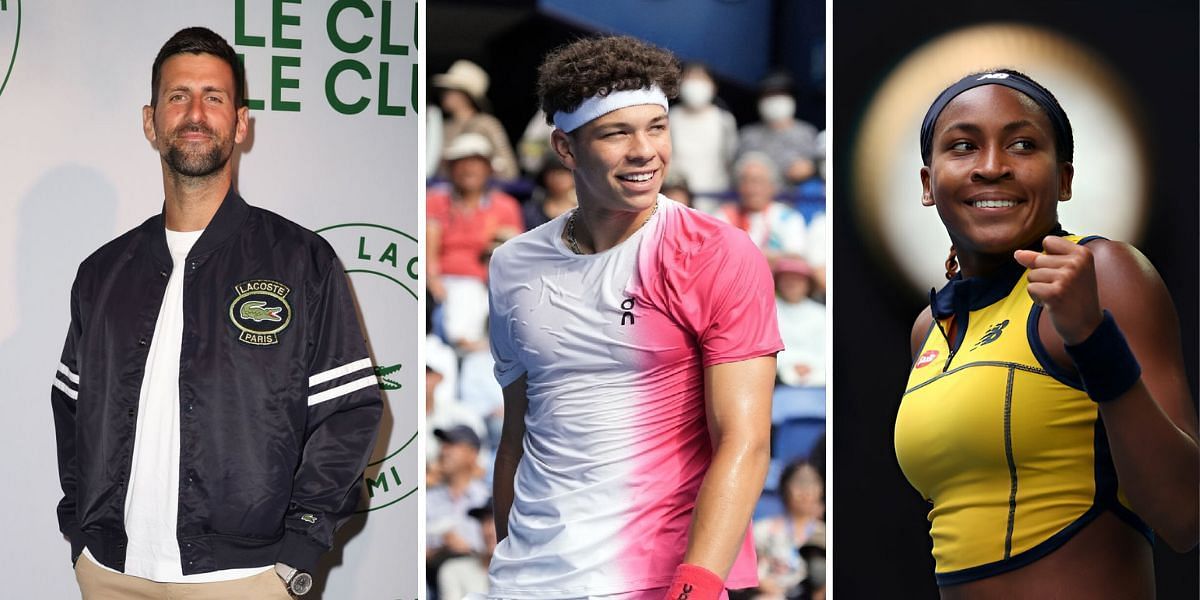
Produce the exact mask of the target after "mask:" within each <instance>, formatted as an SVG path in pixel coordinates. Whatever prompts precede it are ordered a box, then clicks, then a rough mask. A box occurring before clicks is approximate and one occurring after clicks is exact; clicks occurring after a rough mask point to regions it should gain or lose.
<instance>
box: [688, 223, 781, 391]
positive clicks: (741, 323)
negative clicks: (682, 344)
mask: <svg viewBox="0 0 1200 600" xmlns="http://www.w3.org/2000/svg"><path fill="white" fill-rule="evenodd" d="M713 233H714V235H712V236H710V237H708V238H707V239H706V240H705V242H704V243H703V244H702V245H701V246H700V247H698V248H696V249H695V250H694V251H691V252H681V253H679V254H675V255H672V256H670V257H665V260H670V261H674V262H676V264H675V265H666V268H665V269H664V272H665V273H668V274H670V275H669V276H670V277H672V278H673V279H674V280H675V281H674V282H672V287H673V288H674V289H675V290H679V291H681V292H682V293H679V294H678V295H676V296H675V298H676V300H675V302H674V304H675V306H674V307H673V311H674V312H675V313H676V315H677V316H678V318H679V319H681V320H682V321H683V322H685V323H687V324H688V325H689V327H690V328H691V329H692V331H694V332H695V335H696V341H697V343H698V344H699V347H700V352H701V355H702V361H703V365H704V366H705V367H711V366H712V365H717V364H722V363H729V362H737V361H742V360H748V359H751V358H757V357H760V356H769V355H773V354H775V353H776V352H779V351H780V350H782V349H783V340H782V339H781V338H780V336H779V322H778V319H777V317H776V314H775V284H774V280H773V279H772V277H771V270H770V268H769V267H768V266H767V260H766V257H764V256H763V254H762V252H761V251H760V250H759V249H758V248H757V247H756V246H755V245H754V242H753V241H752V240H751V239H750V237H749V236H747V235H746V234H745V233H744V232H742V231H740V230H737V229H734V228H732V227H724V226H723V227H720V228H719V229H716V230H715V231H714V232H713Z"/></svg>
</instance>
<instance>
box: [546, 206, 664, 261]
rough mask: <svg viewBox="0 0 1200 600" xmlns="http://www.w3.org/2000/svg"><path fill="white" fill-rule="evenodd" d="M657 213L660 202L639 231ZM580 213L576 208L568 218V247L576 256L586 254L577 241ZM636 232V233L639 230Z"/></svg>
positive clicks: (640, 226) (639, 227) (647, 216)
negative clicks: (576, 234) (576, 225)
mask: <svg viewBox="0 0 1200 600" xmlns="http://www.w3.org/2000/svg"><path fill="white" fill-rule="evenodd" d="M657 212H658V201H657V200H655V201H654V209H653V210H651V211H650V214H649V215H646V220H645V221H642V224H641V225H638V229H641V228H643V227H645V226H646V223H649V222H650V219H651V217H653V216H654V215H655V213H657ZM578 213H579V209H578V208H576V209H575V210H572V211H571V216H569V217H567V247H568V248H570V249H571V252H574V253H575V254H584V251H583V249H582V248H580V247H579V241H578V240H576V239H575V215H576V214H578ZM634 231H635V232H636V231H637V229H635V230H634Z"/></svg>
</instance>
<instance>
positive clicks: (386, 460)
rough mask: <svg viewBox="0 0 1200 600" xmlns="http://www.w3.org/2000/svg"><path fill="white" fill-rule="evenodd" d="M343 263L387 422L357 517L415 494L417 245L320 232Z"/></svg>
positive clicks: (380, 236)
mask: <svg viewBox="0 0 1200 600" xmlns="http://www.w3.org/2000/svg"><path fill="white" fill-rule="evenodd" d="M317 233H319V234H321V236H322V237H324V238H325V239H326V240H327V241H328V242H329V243H330V244H331V245H333V247H334V249H335V250H337V253H338V257H340V258H341V259H342V265H343V266H344V267H345V269H346V273H347V275H349V277H350V284H351V286H352V287H353V288H354V295H355V299H356V300H357V302H358V308H359V312H360V314H361V315H362V320H363V327H364V329H365V331H366V336H367V342H368V344H369V346H370V350H371V356H372V358H373V359H374V360H375V365H376V366H375V375H376V376H377V377H378V378H379V388H380V391H381V392H382V393H383V396H384V400H385V402H386V403H387V407H388V408H387V411H386V412H387V413H388V414H390V415H391V416H392V419H393V423H392V427H390V428H388V427H384V429H383V430H382V431H381V433H380V439H379V440H378V442H376V445H375V451H374V452H373V453H372V455H371V461H370V463H368V465H367V471H366V473H365V474H364V476H363V477H364V478H365V480H366V481H365V483H366V485H364V486H363V497H362V499H361V502H360V504H359V509H358V512H370V511H374V510H380V509H383V508H387V507H389V506H395V505H397V504H398V503H400V502H401V501H402V500H404V499H406V498H409V497H411V496H413V494H415V493H416V491H417V481H418V479H417V478H418V477H419V476H422V475H423V473H422V472H421V471H419V469H418V465H417V455H416V448H417V447H416V444H415V443H414V442H416V440H417V428H416V423H417V415H416V412H415V409H416V407H417V406H418V404H419V403H418V402H417V401H416V400H417V398H416V397H415V396H414V395H415V394H416V391H417V387H416V380H415V377H416V376H417V375H418V373H415V372H414V369H411V368H410V369H407V370H406V369H404V368H403V363H402V362H401V361H402V360H403V357H405V356H408V357H410V359H411V360H412V361H413V362H414V363H415V361H416V350H415V347H416V346H415V343H414V342H416V341H417V340H420V339H422V336H420V335H419V334H418V332H417V331H416V329H417V319H416V318H415V317H416V309H417V292H416V289H417V239H416V238H415V237H413V236H411V235H409V234H407V233H404V232H402V231H400V230H399V229H395V228H392V227H388V226H386V225H377V224H373V223H343V224H341V225H330V226H329V227H325V228H322V229H318V230H317Z"/></svg>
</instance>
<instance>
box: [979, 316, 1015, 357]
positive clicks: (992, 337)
mask: <svg viewBox="0 0 1200 600" xmlns="http://www.w3.org/2000/svg"><path fill="white" fill-rule="evenodd" d="M1005 327H1008V319H1005V320H1003V321H1001V322H999V323H996V324H995V325H992V326H991V327H989V328H988V330H987V333H985V334H983V337H981V338H979V341H978V342H975V345H974V346H973V347H972V348H971V351H972V352H974V351H975V349H976V348H978V347H980V346H984V345H987V344H990V343H992V342H994V341H996V340H998V339H1000V336H1001V334H1003V333H1004V328H1005Z"/></svg>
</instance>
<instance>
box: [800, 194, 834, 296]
mask: <svg viewBox="0 0 1200 600" xmlns="http://www.w3.org/2000/svg"><path fill="white" fill-rule="evenodd" d="M828 222H829V219H827V218H826V216H825V211H823V210H822V211H820V212H818V213H816V214H814V215H812V218H811V219H809V222H808V235H807V240H806V242H805V243H806V245H807V248H806V249H805V252H804V260H805V262H807V263H808V266H809V267H812V293H810V294H809V296H811V297H812V298H813V299H814V300H816V301H818V302H820V303H822V304H824V303H825V264H826V262H825V241H826V237H825V235H826V228H827V226H828Z"/></svg>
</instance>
